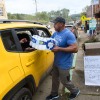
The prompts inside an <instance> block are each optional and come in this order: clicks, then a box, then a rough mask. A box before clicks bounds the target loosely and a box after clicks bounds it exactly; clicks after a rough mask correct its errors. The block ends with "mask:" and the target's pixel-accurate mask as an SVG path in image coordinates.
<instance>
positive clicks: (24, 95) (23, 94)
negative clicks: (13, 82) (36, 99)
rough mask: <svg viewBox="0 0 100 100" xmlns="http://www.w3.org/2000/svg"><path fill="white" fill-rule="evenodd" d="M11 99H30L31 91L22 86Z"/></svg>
mask: <svg viewBox="0 0 100 100" xmlns="http://www.w3.org/2000/svg"><path fill="white" fill-rule="evenodd" d="M12 100H32V93H31V92H30V90H29V89H27V88H22V89H21V90H20V91H18V92H17V93H16V94H15V95H14V97H13V98H12Z"/></svg>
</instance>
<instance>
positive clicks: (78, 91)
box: [69, 89, 80, 100]
mask: <svg viewBox="0 0 100 100" xmlns="http://www.w3.org/2000/svg"><path fill="white" fill-rule="evenodd" d="M79 94H80V90H79V89H78V90H77V91H76V92H74V93H71V94H70V96H69V100H73V99H74V98H76V97H77V96H78V95H79Z"/></svg>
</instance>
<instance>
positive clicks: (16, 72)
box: [0, 29, 25, 100]
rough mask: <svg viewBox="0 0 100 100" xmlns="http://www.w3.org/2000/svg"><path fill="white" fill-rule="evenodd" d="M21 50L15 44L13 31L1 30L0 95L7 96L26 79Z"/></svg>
mask: <svg viewBox="0 0 100 100" xmlns="http://www.w3.org/2000/svg"><path fill="white" fill-rule="evenodd" d="M19 50H20V48H19V46H17V45H16V43H15V39H14V34H13V30H11V29H7V30H3V31H2V30H1V31H0V55H1V56H0V80H1V81H0V88H1V90H0V95H2V94H6V92H8V91H9V90H10V89H11V88H12V87H13V86H14V85H15V84H17V83H18V82H20V81H21V80H22V79H23V78H24V77H25V74H24V70H23V68H22V66H21V63H20V57H19V52H18V51H19ZM0 97H1V96H0ZM0 100H1V99H0Z"/></svg>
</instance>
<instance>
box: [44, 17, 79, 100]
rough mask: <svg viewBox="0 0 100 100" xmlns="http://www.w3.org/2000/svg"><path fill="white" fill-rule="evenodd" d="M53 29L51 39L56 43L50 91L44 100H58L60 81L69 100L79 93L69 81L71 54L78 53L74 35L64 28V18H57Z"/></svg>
mask: <svg viewBox="0 0 100 100" xmlns="http://www.w3.org/2000/svg"><path fill="white" fill-rule="evenodd" d="M54 28H55V31H56V32H55V33H54V34H53V35H52V38H54V39H55V40H56V41H57V45H56V46H55V47H54V48H53V50H52V51H53V52H54V55H55V58H54V65H53V72H52V91H51V94H50V95H49V96H48V97H47V98H46V100H54V99H56V98H59V95H58V89H59V84H60V81H61V83H62V84H63V85H64V86H65V87H66V88H67V89H68V90H69V91H70V92H71V95H70V97H69V99H70V100H71V99H73V98H75V97H76V96H77V95H78V94H79V93H80V91H79V89H78V88H76V87H75V86H74V84H73V83H72V82H71V80H70V68H71V67H72V62H73V53H76V52H77V51H78V47H77V43H76V39H75V35H74V34H73V33H72V32H71V31H70V30H68V29H66V28H65V19H64V18H62V17H57V18H56V19H55V20H54Z"/></svg>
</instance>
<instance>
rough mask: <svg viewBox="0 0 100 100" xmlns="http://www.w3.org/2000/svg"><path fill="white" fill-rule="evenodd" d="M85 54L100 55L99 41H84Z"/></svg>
mask: <svg viewBox="0 0 100 100" xmlns="http://www.w3.org/2000/svg"><path fill="white" fill-rule="evenodd" d="M85 55H86V56H92V55H100V42H94V43H85Z"/></svg>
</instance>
